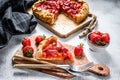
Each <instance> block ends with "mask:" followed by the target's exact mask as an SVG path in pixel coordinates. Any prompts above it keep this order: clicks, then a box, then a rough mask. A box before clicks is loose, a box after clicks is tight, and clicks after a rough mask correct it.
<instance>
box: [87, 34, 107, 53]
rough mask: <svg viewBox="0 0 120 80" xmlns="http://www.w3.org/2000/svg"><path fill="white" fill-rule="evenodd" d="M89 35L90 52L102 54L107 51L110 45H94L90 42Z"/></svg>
mask: <svg viewBox="0 0 120 80" xmlns="http://www.w3.org/2000/svg"><path fill="white" fill-rule="evenodd" d="M89 35H90V34H88V35H87V43H88V45H89V48H90V50H92V51H94V52H100V51H103V50H105V49H106V48H107V47H108V45H109V43H108V44H106V45H104V46H99V45H96V44H93V43H92V42H91V41H90V40H89Z"/></svg>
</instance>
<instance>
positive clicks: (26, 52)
mask: <svg viewBox="0 0 120 80" xmlns="http://www.w3.org/2000/svg"><path fill="white" fill-rule="evenodd" d="M22 51H23V55H24V56H25V57H32V56H33V53H34V49H33V48H32V47H31V46H25V47H24V48H23V49H22Z"/></svg>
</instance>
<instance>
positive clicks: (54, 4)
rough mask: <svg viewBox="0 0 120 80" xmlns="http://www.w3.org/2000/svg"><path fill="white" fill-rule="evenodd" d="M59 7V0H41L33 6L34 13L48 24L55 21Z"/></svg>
mask: <svg viewBox="0 0 120 80" xmlns="http://www.w3.org/2000/svg"><path fill="white" fill-rule="evenodd" d="M59 9H60V5H59V0H39V1H37V2H36V3H34V5H33V6H32V10H33V14H34V15H35V16H36V17H37V18H38V19H40V20H42V21H44V22H46V23H48V24H54V23H55V20H56V19H57V16H58V14H59Z"/></svg>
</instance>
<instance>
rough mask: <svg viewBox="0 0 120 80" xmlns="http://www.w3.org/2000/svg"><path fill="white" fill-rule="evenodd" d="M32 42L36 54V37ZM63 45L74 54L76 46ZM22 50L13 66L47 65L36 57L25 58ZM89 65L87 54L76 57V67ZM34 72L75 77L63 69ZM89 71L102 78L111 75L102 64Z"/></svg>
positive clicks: (44, 69)
mask: <svg viewBox="0 0 120 80" xmlns="http://www.w3.org/2000/svg"><path fill="white" fill-rule="evenodd" d="M31 41H32V46H33V47H34V50H35V52H36V45H35V42H34V37H31ZM63 45H64V46H65V47H66V48H68V49H69V50H70V51H71V53H72V54H73V51H74V46H72V45H68V44H64V43H63ZM21 49H22V47H20V48H19V49H18V50H17V51H16V52H15V54H14V56H13V58H12V61H13V65H15V64H43V63H46V64H47V62H44V61H40V60H37V59H35V58H34V57H33V58H28V57H24V56H23V53H22V50H21ZM73 57H74V55H73ZM87 63H89V60H88V59H87V57H86V56H85V54H84V55H83V56H82V57H80V58H75V57H74V65H83V64H87ZM33 70H37V71H40V72H44V73H47V74H51V75H54V76H58V77H61V78H72V77H74V75H72V74H70V73H68V72H67V71H65V70H64V69H61V68H39V69H33ZM87 71H89V72H92V73H94V74H97V75H101V76H107V75H109V73H110V70H109V68H108V67H107V66H104V65H102V64H94V66H93V67H91V68H90V69H88V70H87Z"/></svg>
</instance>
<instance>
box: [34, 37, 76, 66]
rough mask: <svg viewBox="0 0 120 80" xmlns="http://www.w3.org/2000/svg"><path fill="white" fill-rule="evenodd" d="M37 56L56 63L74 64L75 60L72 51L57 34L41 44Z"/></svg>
mask: <svg viewBox="0 0 120 80" xmlns="http://www.w3.org/2000/svg"><path fill="white" fill-rule="evenodd" d="M35 58H36V59H38V60H44V61H48V62H52V63H55V64H72V63H73V62H74V60H73V55H72V53H71V52H70V51H69V50H68V49H67V48H65V46H63V45H62V44H61V43H60V42H59V41H58V40H57V38H56V37H55V36H51V37H49V38H47V39H45V40H43V41H42V42H41V43H40V44H39V46H38V48H37V53H36V54H35Z"/></svg>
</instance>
